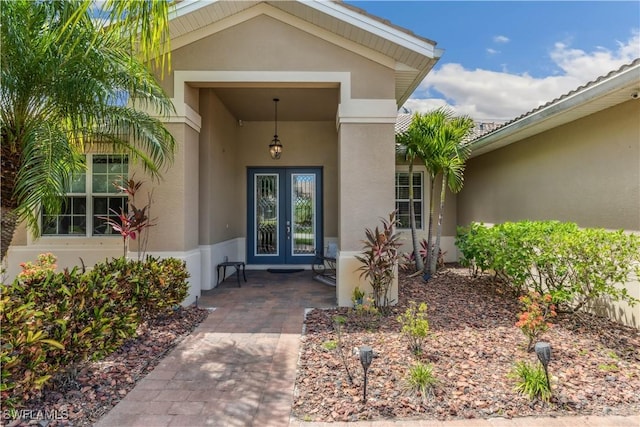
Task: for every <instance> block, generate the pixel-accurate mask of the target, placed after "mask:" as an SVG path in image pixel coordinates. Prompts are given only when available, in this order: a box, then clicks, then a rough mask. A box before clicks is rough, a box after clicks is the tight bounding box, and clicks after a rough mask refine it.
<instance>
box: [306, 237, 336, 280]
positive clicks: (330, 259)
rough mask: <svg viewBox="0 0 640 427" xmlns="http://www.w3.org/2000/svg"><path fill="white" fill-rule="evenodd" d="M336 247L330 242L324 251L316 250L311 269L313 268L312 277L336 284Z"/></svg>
mask: <svg viewBox="0 0 640 427" xmlns="http://www.w3.org/2000/svg"><path fill="white" fill-rule="evenodd" d="M337 251H338V248H337V246H336V245H335V244H332V243H330V244H329V245H328V246H327V248H326V251H325V253H321V252H316V256H315V259H314V260H313V264H311V270H313V278H314V279H315V280H317V281H319V282H322V283H325V284H327V285H332V286H335V285H336V255H337Z"/></svg>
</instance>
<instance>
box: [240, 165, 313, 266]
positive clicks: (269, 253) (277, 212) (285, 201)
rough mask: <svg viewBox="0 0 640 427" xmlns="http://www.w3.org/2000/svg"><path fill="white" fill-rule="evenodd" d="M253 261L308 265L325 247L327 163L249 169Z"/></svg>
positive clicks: (249, 232) (249, 253) (249, 252)
mask: <svg viewBox="0 0 640 427" xmlns="http://www.w3.org/2000/svg"><path fill="white" fill-rule="evenodd" d="M247 183H248V191H247V208H248V209H247V262H248V263H249V264H308V265H310V264H311V263H312V262H313V259H314V256H315V253H316V251H319V252H322V247H323V242H322V240H323V230H322V168H249V169H248V174H247Z"/></svg>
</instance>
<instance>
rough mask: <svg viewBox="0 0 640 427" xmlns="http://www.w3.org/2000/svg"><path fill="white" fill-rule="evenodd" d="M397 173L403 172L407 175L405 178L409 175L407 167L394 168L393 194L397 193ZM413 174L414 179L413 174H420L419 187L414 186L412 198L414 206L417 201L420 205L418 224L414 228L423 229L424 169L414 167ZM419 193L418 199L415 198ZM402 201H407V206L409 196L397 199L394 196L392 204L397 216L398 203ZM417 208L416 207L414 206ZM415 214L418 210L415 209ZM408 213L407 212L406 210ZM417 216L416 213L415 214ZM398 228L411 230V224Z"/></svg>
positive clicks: (398, 212)
mask: <svg viewBox="0 0 640 427" xmlns="http://www.w3.org/2000/svg"><path fill="white" fill-rule="evenodd" d="M399 174H403V175H407V180H408V178H409V177H408V175H409V170H408V168H402V169H396V170H395V174H394V185H393V189H394V196H397V195H398V175H399ZM413 175H414V179H415V175H419V176H420V187H419V188H417V187H415V186H414V199H413V203H414V206H415V205H416V204H418V203H419V206H420V212H419V215H420V218H421V221H420V226H416V230H424V229H425V214H424V212H425V211H424V209H425V203H424V201H425V195H426V194H425V193H426V189H425V182H424V179H425V175H426V171H425V170H424V169H423V168H419V169H418V170H416V169H415V167H414V170H413ZM417 194H420V196H421V197H420V199H416V198H415V195H417ZM401 202H404V203H407V206H409V198H408V197H407V198H406V199H399V198H397V197H394V204H395V209H396V211H397V214H396V215H397V216H399V214H400V207H399V203H401ZM416 209H417V208H416ZM416 214H418V211H417V210H416ZM407 215H408V212H407ZM416 216H417V215H416ZM398 230H411V226H410V225H409V226H407V227H401V226H398Z"/></svg>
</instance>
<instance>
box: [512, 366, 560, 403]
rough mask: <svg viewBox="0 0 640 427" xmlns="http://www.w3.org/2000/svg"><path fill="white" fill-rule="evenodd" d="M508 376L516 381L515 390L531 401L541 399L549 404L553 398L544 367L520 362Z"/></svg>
mask: <svg viewBox="0 0 640 427" xmlns="http://www.w3.org/2000/svg"><path fill="white" fill-rule="evenodd" d="M508 376H509V378H511V379H514V380H515V381H516V385H515V390H516V391H517V392H519V393H521V394H524V395H526V396H528V397H529V399H531V400H534V399H536V398H539V399H541V400H544V401H546V402H548V401H549V399H550V398H551V389H550V388H549V385H548V383H547V377H546V375H545V372H544V368H543V367H542V365H540V364H533V365H532V364H529V363H527V362H522V361H519V362H516V364H515V366H514V367H513V369H512V370H511V372H509V375H508Z"/></svg>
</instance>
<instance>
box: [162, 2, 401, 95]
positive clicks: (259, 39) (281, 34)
mask: <svg viewBox="0 0 640 427" xmlns="http://www.w3.org/2000/svg"><path fill="white" fill-rule="evenodd" d="M171 55H172V61H173V69H174V70H217V71H237V70H243V71H292V70H293V71H350V72H351V73H352V74H351V89H352V90H351V96H352V98H373V99H393V98H394V97H395V77H394V71H393V70H392V69H390V68H387V67H384V66H382V65H380V64H378V63H375V62H373V61H371V60H368V59H366V58H364V57H362V56H359V55H354V54H353V53H352V52H350V51H348V50H346V49H344V48H342V47H339V46H336V45H334V44H332V43H329V42H327V41H325V40H322V39H319V38H317V37H315V36H314V35H311V34H309V33H307V32H305V31H302V30H299V29H297V28H295V27H293V26H290V25H287V24H285V23H283V22H280V21H278V20H276V19H274V18H272V17H269V16H265V15H262V16H257V17H255V18H253V19H250V20H248V21H246V22H243V23H241V24H239V25H236V26H233V27H231V28H228V29H226V30H223V31H220V32H218V33H215V34H213V35H211V36H208V37H205V38H203V39H201V40H198V41H196V42H194V43H191V44H189V45H187V46H184V47H182V48H179V49H176V50H174V51H173V52H172V54H171ZM162 84H163V87H164V88H165V90H166V91H167V92H168V93H169V96H173V74H169V75H167V76H166V78H165V80H164V81H163V82H162Z"/></svg>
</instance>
